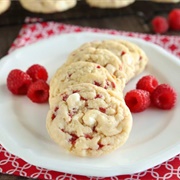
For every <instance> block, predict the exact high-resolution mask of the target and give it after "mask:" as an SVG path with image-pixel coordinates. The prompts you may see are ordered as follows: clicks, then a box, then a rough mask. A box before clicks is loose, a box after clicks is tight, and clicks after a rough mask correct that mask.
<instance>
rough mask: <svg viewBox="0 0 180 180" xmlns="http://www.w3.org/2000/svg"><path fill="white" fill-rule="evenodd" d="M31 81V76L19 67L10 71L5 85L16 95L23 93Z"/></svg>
mask: <svg viewBox="0 0 180 180" xmlns="http://www.w3.org/2000/svg"><path fill="white" fill-rule="evenodd" d="M31 83H32V78H31V77H30V76H29V75H28V74H27V73H25V72H23V71H21V70H19V69H14V70H12V71H10V73H9V74H8V77H7V87H8V89H9V91H11V92H12V93H13V94H16V95H25V94H26V93H27V90H28V88H29V86H30V84H31Z"/></svg>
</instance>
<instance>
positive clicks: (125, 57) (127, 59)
mask: <svg viewBox="0 0 180 180" xmlns="http://www.w3.org/2000/svg"><path fill="white" fill-rule="evenodd" d="M122 59H123V62H124V63H127V64H129V65H130V64H132V62H133V59H132V57H131V56H130V55H129V54H127V53H126V54H124V55H123V56H122Z"/></svg>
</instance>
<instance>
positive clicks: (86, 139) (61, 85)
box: [47, 39, 148, 157]
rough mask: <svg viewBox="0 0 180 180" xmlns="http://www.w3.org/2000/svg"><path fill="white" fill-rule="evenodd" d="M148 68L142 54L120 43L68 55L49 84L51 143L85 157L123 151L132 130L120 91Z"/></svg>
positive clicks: (101, 43)
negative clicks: (118, 149)
mask: <svg viewBox="0 0 180 180" xmlns="http://www.w3.org/2000/svg"><path fill="white" fill-rule="evenodd" d="M147 62H148V58H147V56H146V54H145V53H144V51H143V50H142V49H141V48H139V47H138V46H137V45H135V44H133V43H131V42H128V41H124V40H111V39H110V40H103V41H94V42H88V43H85V44H83V45H82V46H81V47H79V48H78V49H76V50H74V51H73V52H71V53H70V54H69V56H68V58H67V61H66V62H65V64H64V65H62V66H61V67H60V68H59V69H58V70H57V71H56V73H55V74H54V76H53V78H52V79H51V82H50V97H49V104H50V109H49V112H48V115H47V130H48V133H49V135H50V137H51V138H52V139H53V140H54V141H55V142H56V143H57V144H58V145H60V146H61V147H63V148H64V149H66V150H67V151H68V152H70V153H72V154H75V155H78V156H85V157H86V156H88V157H95V156H100V155H103V154H106V153H109V152H112V151H114V150H115V149H117V148H119V147H120V146H122V145H123V144H124V143H125V142H126V141H127V139H128V137H129V134H130V132H131V128H132V115H131V112H130V111H129V109H128V107H127V106H126V104H125V101H124V99H123V89H124V87H125V85H126V83H127V82H128V81H129V80H130V79H132V78H133V77H134V76H136V75H137V74H139V73H141V72H142V71H143V70H144V68H145V67H146V64H147Z"/></svg>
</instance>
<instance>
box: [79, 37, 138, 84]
mask: <svg viewBox="0 0 180 180" xmlns="http://www.w3.org/2000/svg"><path fill="white" fill-rule="evenodd" d="M85 47H94V48H96V49H106V50H109V51H110V52H112V53H113V54H114V55H116V56H117V57H118V59H119V61H120V62H121V63H122V68H123V72H124V73H125V74H126V82H128V81H129V80H130V79H131V78H133V77H134V76H135V67H134V63H135V62H134V59H133V56H132V54H131V53H130V51H129V49H128V48H127V47H126V46H124V45H123V44H120V43H118V42H116V41H112V40H103V41H93V42H88V43H84V44H83V45H82V46H81V47H80V49H82V48H85Z"/></svg>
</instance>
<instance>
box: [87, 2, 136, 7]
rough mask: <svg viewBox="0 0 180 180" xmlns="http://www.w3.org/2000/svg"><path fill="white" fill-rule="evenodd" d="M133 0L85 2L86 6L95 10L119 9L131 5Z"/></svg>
mask: <svg viewBox="0 0 180 180" xmlns="http://www.w3.org/2000/svg"><path fill="white" fill-rule="evenodd" d="M134 1H135V0H86V2H87V4H89V5H90V6H92V7H97V8H121V7H125V6H128V5H130V4H132V3H133V2H134Z"/></svg>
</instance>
